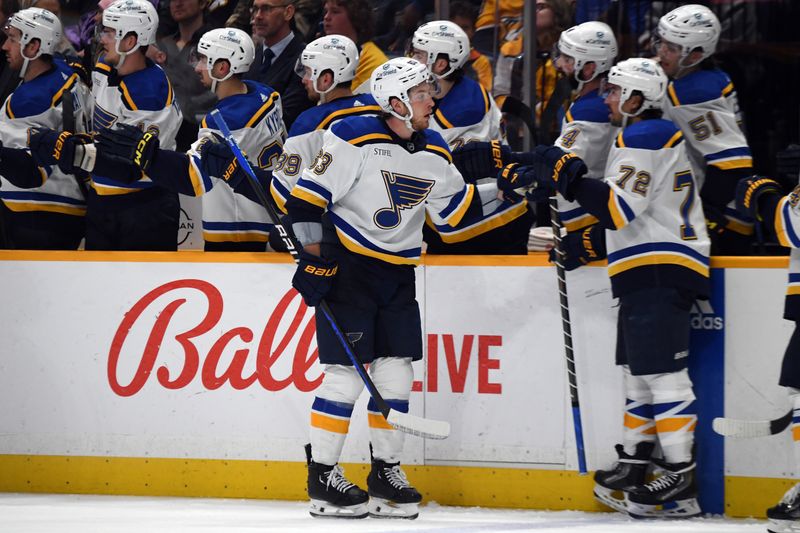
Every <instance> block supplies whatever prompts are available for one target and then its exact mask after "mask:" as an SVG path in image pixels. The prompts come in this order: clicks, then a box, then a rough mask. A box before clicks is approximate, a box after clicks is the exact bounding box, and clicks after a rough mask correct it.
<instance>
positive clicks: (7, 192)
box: [0, 58, 88, 216]
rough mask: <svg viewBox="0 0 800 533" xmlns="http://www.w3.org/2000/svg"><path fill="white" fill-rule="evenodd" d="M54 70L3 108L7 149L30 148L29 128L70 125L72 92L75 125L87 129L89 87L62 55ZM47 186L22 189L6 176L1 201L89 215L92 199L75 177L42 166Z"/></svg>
mask: <svg viewBox="0 0 800 533" xmlns="http://www.w3.org/2000/svg"><path fill="white" fill-rule="evenodd" d="M53 63H54V68H53V69H52V70H50V71H48V72H45V73H43V74H41V75H40V76H37V77H36V78H34V79H32V80H30V81H26V82H23V83H22V84H20V86H19V87H17V89H16V90H15V91H14V92H13V93H12V94H11V95H10V96H9V97H8V98H7V99H6V101H5V104H4V105H3V109H2V112H0V141H2V143H3V146H6V147H7V148H27V146H28V128H32V127H37V128H49V129H52V130H62V129H64V118H63V112H64V105H63V101H64V95H65V94H67V93H68V92H69V93H70V94H71V95H72V109H73V119H74V123H75V129H76V130H77V131H78V132H83V131H85V113H86V101H87V98H88V89H87V88H86V86H85V85H84V84H83V82H81V80H80V78H79V77H78V74H76V73H75V72H74V71H73V70H72V69H71V68H70V67H69V66H67V64H66V63H64V62H63V61H62V60H60V59H58V58H56V59H55V60H54V61H53ZM39 171H40V172H41V173H42V174H43V176H42V177H43V179H44V180H45V181H44V184H43V185H42V186H41V187H36V188H33V189H20V188H18V187H15V186H14V185H13V184H12V183H11V182H9V181H8V180H7V179H0V182H1V186H0V199H2V201H3V203H4V204H5V205H6V207H8V208H9V209H10V210H12V211H48V212H53V213H63V214H67V215H77V216H83V215H84V214H86V199H85V198H84V196H83V193H82V192H81V189H80V187H79V186H78V182H77V181H76V178H75V176H73V175H71V174H64V173H63V172H61V170H59V168H58V167H57V166H52V167H45V168H41V167H40V169H39Z"/></svg>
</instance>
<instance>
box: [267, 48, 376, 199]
mask: <svg viewBox="0 0 800 533" xmlns="http://www.w3.org/2000/svg"><path fill="white" fill-rule="evenodd" d="M357 67H358V47H357V46H356V45H355V43H354V42H353V41H351V40H350V39H349V38H347V37H344V36H342V35H326V36H324V37H320V38H319V39H317V40H315V41H313V42H311V43H309V44H308V45H306V47H305V49H304V50H303V53H302V54H300V57H299V58H298V60H297V68H296V70H297V75H298V76H300V77H301V78H302V79H303V85H304V86H305V88H306V92H307V93H308V97H309V99H311V100H312V101H314V102H317V105H316V107H312V108H311V109H307V110H305V111H303V113H301V114H300V116H298V117H297V120H295V122H294V123H293V124H292V127H291V129H290V130H289V137H288V139H286V143H285V144H284V147H283V154H281V156H280V157H279V158H278V162H277V164H276V167H275V171H274V173H273V180H272V183H271V188H270V192H271V193H272V198H273V199H274V200H275V203H276V204H277V205H278V207H279V208H280V209H281V210H283V211H285V209H286V208H285V204H286V199H287V198H288V196H289V194H290V193H291V190H292V189H293V188H294V186H295V184H296V183H297V180H298V179H299V178H300V174H301V173H302V171H303V170H304V169H305V168H307V167H308V166H309V165H311V163H312V162H313V161H314V158H315V157H316V156H317V154H318V153H319V151H320V149H321V148H322V136H323V134H324V133H325V131H327V130H328V129H329V128H330V127H331V126H332V125H333V124H335V123H336V122H338V121H339V120H341V119H343V118H345V117H352V116H366V115H377V114H379V113H380V111H381V108H380V107H379V106H378V104H377V103H376V102H375V99H374V98H372V96H371V95H369V94H359V95H353V92H352V91H351V90H350V82H351V81H352V80H353V78H355V75H356V68H357Z"/></svg>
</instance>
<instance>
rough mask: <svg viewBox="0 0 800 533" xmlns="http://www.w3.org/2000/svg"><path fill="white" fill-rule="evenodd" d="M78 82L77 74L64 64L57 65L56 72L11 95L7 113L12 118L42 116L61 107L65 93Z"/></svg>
mask: <svg viewBox="0 0 800 533" xmlns="http://www.w3.org/2000/svg"><path fill="white" fill-rule="evenodd" d="M77 82H78V74H77V73H75V72H72V70H71V69H70V68H69V67H67V66H66V65H65V64H63V63H56V68H55V69H54V70H52V71H50V72H48V73H47V74H45V75H44V76H39V77H37V78H34V79H32V80H31V81H28V82H25V83H23V84H21V85H20V86H19V87H18V89H17V90H15V91H14V92H13V93H11V97H10V98H9V99H8V101H7V102H6V112H7V113H8V116H9V117H10V118H23V117H31V116H36V115H40V114H42V113H44V112H45V111H47V110H48V109H50V108H51V107H55V106H57V105H60V104H61V98H62V96H63V95H64V93H65V92H66V91H69V90H71V89H72V87H74V86H75V84H76V83H77Z"/></svg>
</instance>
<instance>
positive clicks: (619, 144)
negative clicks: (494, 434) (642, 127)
mask: <svg viewBox="0 0 800 533" xmlns="http://www.w3.org/2000/svg"><path fill="white" fill-rule="evenodd" d="M617 147H618V148H625V140H624V139H623V138H622V132H619V135H617Z"/></svg>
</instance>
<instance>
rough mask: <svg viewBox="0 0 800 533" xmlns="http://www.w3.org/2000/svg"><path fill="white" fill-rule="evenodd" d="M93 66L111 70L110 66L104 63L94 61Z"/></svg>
mask: <svg viewBox="0 0 800 533" xmlns="http://www.w3.org/2000/svg"><path fill="white" fill-rule="evenodd" d="M94 68H96V69H100V70H105V71H106V72H111V66H110V65H106V64H105V63H95V65H94Z"/></svg>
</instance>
